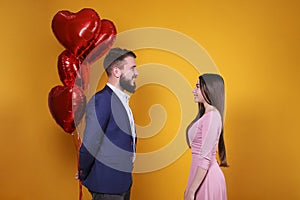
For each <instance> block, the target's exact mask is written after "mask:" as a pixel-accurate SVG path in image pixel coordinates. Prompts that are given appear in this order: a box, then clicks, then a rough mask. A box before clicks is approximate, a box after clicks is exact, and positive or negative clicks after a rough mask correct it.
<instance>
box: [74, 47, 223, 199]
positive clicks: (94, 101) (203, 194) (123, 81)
mask: <svg viewBox="0 0 300 200" xmlns="http://www.w3.org/2000/svg"><path fill="white" fill-rule="evenodd" d="M135 58H136V55H135V54H134V53H133V52H132V51H130V50H127V49H120V48H113V49H111V50H110V51H109V53H108V54H107V56H106V57H105V59H104V63H103V65H104V68H105V70H106V73H107V75H108V82H107V84H106V86H105V87H104V88H103V89H102V90H101V91H99V92H97V93H96V94H95V95H94V96H93V97H92V98H91V100H90V101H89V103H88V105H87V109H86V126H85V130H84V137H83V143H82V145H81V147H80V152H79V153H80V154H79V169H78V174H77V175H76V177H77V178H78V179H79V180H81V181H82V183H83V185H84V186H86V187H87V188H88V190H89V191H90V193H91V194H92V200H129V199H130V189H131V185H132V169H133V162H134V159H135V150H136V148H135V147H136V132H135V125H134V118H133V115H132V112H131V109H130V107H129V105H128V100H129V95H128V94H126V93H125V92H124V91H127V92H130V93H133V92H134V91H135V88H136V85H135V79H136V77H137V76H138V72H137V70H136V62H135ZM193 93H194V96H195V99H194V100H195V102H197V103H198V105H199V112H198V115H197V116H196V118H195V119H194V120H193V121H192V122H191V124H190V125H189V126H188V128H187V141H188V144H189V146H190V148H191V152H192V164H191V169H190V176H189V180H188V184H187V188H186V191H185V193H184V199H185V200H194V199H197V200H198V199H206V200H224V199H226V198H227V197H226V184H225V179H224V176H223V173H222V171H221V170H220V167H219V165H218V163H217V160H216V147H217V145H218V146H219V156H220V166H227V162H226V151H225V145H224V139H223V110H224V82H223V79H222V77H221V76H219V75H217V74H203V75H202V76H200V77H199V80H198V81H197V84H196V87H195V89H194V90H193Z"/></svg>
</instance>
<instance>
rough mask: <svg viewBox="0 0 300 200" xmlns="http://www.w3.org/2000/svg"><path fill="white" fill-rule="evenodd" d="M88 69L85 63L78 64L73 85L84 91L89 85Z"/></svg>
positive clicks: (88, 66)
mask: <svg viewBox="0 0 300 200" xmlns="http://www.w3.org/2000/svg"><path fill="white" fill-rule="evenodd" d="M90 68H91V67H90V65H88V64H86V63H82V64H80V68H79V71H78V76H77V78H76V81H75V84H76V85H77V86H79V87H81V88H82V89H84V90H86V89H87V88H88V86H89V84H90Z"/></svg>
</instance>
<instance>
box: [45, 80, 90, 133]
mask: <svg viewBox="0 0 300 200" xmlns="http://www.w3.org/2000/svg"><path fill="white" fill-rule="evenodd" d="M48 106H49V109H50V112H51V115H52V117H53V118H54V120H55V121H56V123H57V124H58V125H60V126H61V127H62V128H63V130H64V131H65V132H67V133H72V132H73V131H74V130H75V129H76V124H78V123H79V122H80V120H81V119H82V117H83V115H84V112H85V106H86V97H85V95H84V93H83V91H82V90H81V89H80V88H79V87H77V86H74V87H67V86H60V85H59V86H55V87H54V88H52V89H51V91H50V92H49V96H48Z"/></svg>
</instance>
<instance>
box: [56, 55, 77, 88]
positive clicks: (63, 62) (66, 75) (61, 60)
mask: <svg viewBox="0 0 300 200" xmlns="http://www.w3.org/2000/svg"><path fill="white" fill-rule="evenodd" d="M57 67H58V74H59V78H60V80H61V82H62V83H63V84H64V85H65V86H69V87H73V86H74V83H75V79H76V78H80V77H78V75H79V72H78V71H79V59H77V58H76V57H75V56H74V55H73V54H72V53H71V52H70V51H69V50H65V51H63V52H62V53H61V54H60V55H59V56H58V62H57Z"/></svg>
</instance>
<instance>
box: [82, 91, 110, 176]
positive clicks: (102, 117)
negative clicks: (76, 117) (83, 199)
mask: <svg viewBox="0 0 300 200" xmlns="http://www.w3.org/2000/svg"><path fill="white" fill-rule="evenodd" d="M109 103H110V101H109V99H107V98H105V97H104V96H101V95H98V96H97V95H96V96H95V97H93V98H92V99H91V100H90V102H89V104H88V106H87V109H86V126H85V130H84V135H83V142H82V145H81V147H80V150H79V169H78V170H79V172H78V175H79V179H80V180H84V179H86V177H87V176H88V174H89V172H90V170H91V168H92V165H93V163H94V162H95V157H96V155H97V153H98V151H99V148H100V146H101V142H102V139H103V136H104V132H105V130H106V127H107V123H108V121H109V116H110V104H109Z"/></svg>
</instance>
